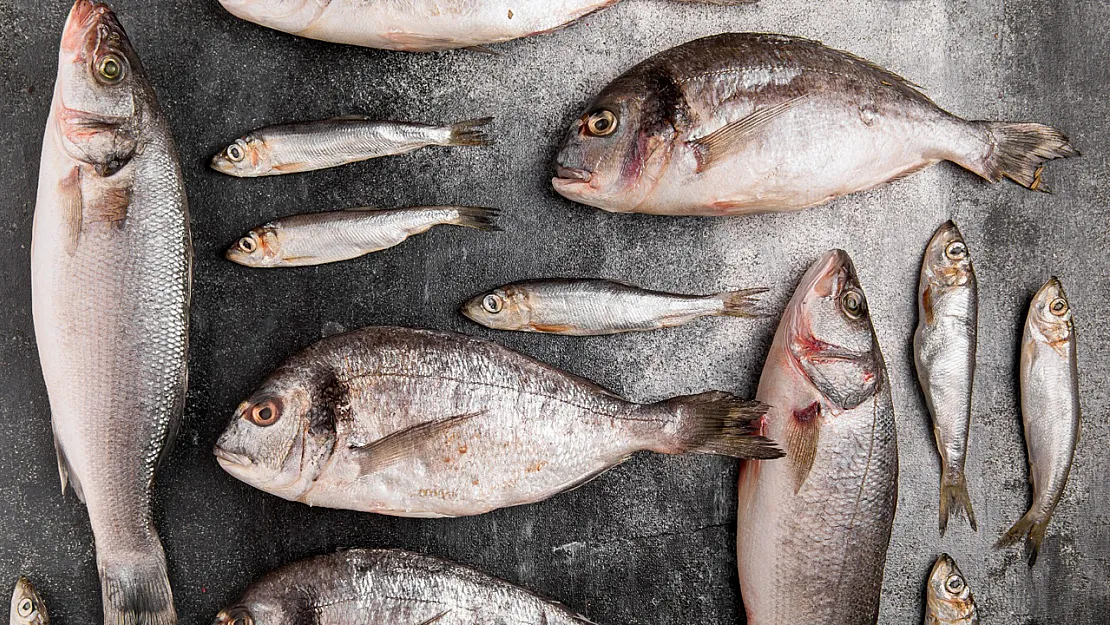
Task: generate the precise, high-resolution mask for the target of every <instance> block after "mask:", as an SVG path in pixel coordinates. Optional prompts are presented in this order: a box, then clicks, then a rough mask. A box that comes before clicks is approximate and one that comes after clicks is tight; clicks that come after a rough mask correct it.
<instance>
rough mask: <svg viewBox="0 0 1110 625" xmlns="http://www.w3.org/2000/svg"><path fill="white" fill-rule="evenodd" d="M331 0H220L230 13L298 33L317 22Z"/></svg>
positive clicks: (267, 25) (266, 25)
mask: <svg viewBox="0 0 1110 625" xmlns="http://www.w3.org/2000/svg"><path fill="white" fill-rule="evenodd" d="M330 3H331V0H220V4H221V5H223V7H224V9H226V10H227V12H228V13H231V14H232V15H234V16H235V17H238V18H239V19H244V20H247V21H248V22H254V23H255V24H260V25H262V26H265V27H267V28H274V29H276V30H281V31H285V32H290V33H298V32H300V31H302V30H304V29H306V28H308V27H309V26H311V25H312V23H313V22H315V21H316V20H317V19H318V18H319V17H320V15H321V14H322V13H323V12H324V9H326V8H328V4H330Z"/></svg>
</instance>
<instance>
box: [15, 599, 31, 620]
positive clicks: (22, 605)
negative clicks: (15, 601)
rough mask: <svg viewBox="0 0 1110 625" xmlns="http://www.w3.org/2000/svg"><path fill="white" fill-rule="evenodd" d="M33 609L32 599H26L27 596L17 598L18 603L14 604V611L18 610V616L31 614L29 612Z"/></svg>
mask: <svg viewBox="0 0 1110 625" xmlns="http://www.w3.org/2000/svg"><path fill="white" fill-rule="evenodd" d="M34 610H35V603H34V602H33V601H31V600H30V599H28V598H27V597H24V598H22V599H20V600H19V605H18V606H16V611H17V612H19V615H20V616H24V617H26V616H31V612H34Z"/></svg>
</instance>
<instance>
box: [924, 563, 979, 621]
mask: <svg viewBox="0 0 1110 625" xmlns="http://www.w3.org/2000/svg"><path fill="white" fill-rule="evenodd" d="M925 625H979V611H978V610H977V609H976V608H975V597H973V596H972V595H971V587H970V586H968V585H967V579H966V578H965V577H964V574H963V573H961V572H960V567H958V566H956V561H955V560H953V559H952V557H951V556H949V555H948V554H947V553H943V554H941V555H940V557H939V558H937V561H936V563H935V564H933V570H932V572H930V573H929V583H928V586H927V588H926V590H925Z"/></svg>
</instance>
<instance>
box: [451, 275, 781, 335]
mask: <svg viewBox="0 0 1110 625" xmlns="http://www.w3.org/2000/svg"><path fill="white" fill-rule="evenodd" d="M766 292H767V289H745V290H742V291H729V292H725V293H718V294H715V295H678V294H675V293H665V292H662V291H649V290H647V289H641V288H639V287H636V286H632V285H629V284H622V283H620V282H612V281H609V280H569V279H568V280H535V281H530V282H517V283H514V284H508V285H505V286H503V287H499V288H497V289H494V290H493V291H491V292H489V293H484V294H482V295H478V296H476V297H474V298H472V299H471V300H469V301H468V302H466V303H465V304H463V306H462V313H463V314H464V315H466V316H467V317H469V318H470V319H471V320H473V321H474V322H475V323H480V324H482V325H484V326H486V327H487V328H494V329H496V330H516V331H519V332H547V333H551V334H565V335H570V336H596V335H601V334H619V333H621V332H637V331H646V330H658V329H660V328H673V327H675V326H680V325H683V324H686V323H689V322H691V321H693V320H695V319H698V318H701V317H711V316H718V317H757V316H760V313H759V312H758V311H757V310H756V302H757V301H758V300H757V299H756V297H755V296H756V295H758V294H760V293H766Z"/></svg>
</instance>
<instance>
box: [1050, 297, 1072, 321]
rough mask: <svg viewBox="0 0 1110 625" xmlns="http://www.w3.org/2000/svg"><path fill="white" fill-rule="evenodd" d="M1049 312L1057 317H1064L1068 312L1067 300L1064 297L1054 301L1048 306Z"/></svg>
mask: <svg viewBox="0 0 1110 625" xmlns="http://www.w3.org/2000/svg"><path fill="white" fill-rule="evenodd" d="M1048 312H1050V313H1052V314H1054V315H1056V316H1057V317H1063V316H1064V315H1066V314H1067V312H1068V302H1067V300H1065V299H1064V298H1062V297H1057V298H1056V299H1054V300H1052V303H1050V304H1049V305H1048Z"/></svg>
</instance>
